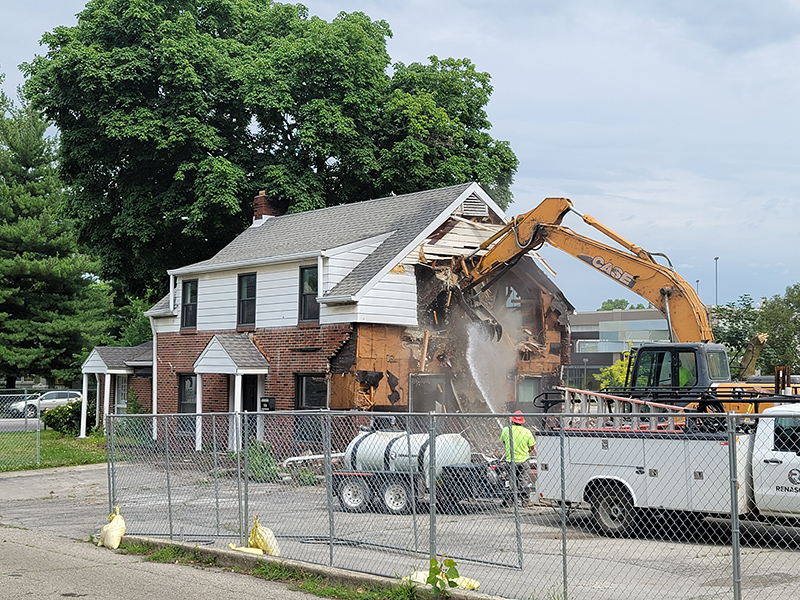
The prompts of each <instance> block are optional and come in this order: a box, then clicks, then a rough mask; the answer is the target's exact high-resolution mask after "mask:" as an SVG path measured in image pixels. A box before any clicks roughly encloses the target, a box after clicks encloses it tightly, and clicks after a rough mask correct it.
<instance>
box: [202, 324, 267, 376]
mask: <svg viewBox="0 0 800 600" xmlns="http://www.w3.org/2000/svg"><path fill="white" fill-rule="evenodd" d="M268 367H269V363H268V362H267V359H266V358H265V357H264V355H263V354H261V352H260V351H259V349H258V348H257V347H256V345H255V344H254V343H253V342H252V340H250V338H249V337H248V336H247V335H246V334H245V335H239V334H217V335H215V336H214V337H212V338H211V340H210V341H209V342H208V344H207V345H206V347H205V348H204V349H203V351H202V352H201V353H200V356H198V357H197V360H196V361H195V363H194V372H195V373H201V374H202V373H227V374H229V375H237V374H239V375H241V374H248V373H250V374H255V373H266V372H267V369H268Z"/></svg>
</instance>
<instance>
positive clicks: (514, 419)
mask: <svg viewBox="0 0 800 600" xmlns="http://www.w3.org/2000/svg"><path fill="white" fill-rule="evenodd" d="M514 414H515V415H520V416H519V417H511V422H512V423H516V424H517V425H524V424H525V417H523V416H522V411H521V410H518V411H515V412H514Z"/></svg>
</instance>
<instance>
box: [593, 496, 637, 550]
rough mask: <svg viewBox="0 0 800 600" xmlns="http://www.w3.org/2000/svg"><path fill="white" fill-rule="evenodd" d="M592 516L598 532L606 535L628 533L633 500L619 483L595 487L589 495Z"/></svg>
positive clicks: (630, 524) (631, 518) (632, 511)
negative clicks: (590, 495)
mask: <svg viewBox="0 0 800 600" xmlns="http://www.w3.org/2000/svg"><path fill="white" fill-rule="evenodd" d="M591 504H592V516H593V517H594V520H595V523H597V526H598V528H599V529H600V532H601V533H602V534H603V535H607V536H612V537H616V536H621V535H624V534H626V533H628V532H629V531H630V529H631V526H632V524H633V515H634V508H633V500H632V499H631V496H630V494H629V493H628V492H627V491H626V490H624V489H623V488H622V487H620V486H619V485H606V486H601V487H599V488H597V489H596V490H595V491H594V492H593V493H592V497H591Z"/></svg>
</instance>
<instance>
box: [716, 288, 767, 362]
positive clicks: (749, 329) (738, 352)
mask: <svg viewBox="0 0 800 600" xmlns="http://www.w3.org/2000/svg"><path fill="white" fill-rule="evenodd" d="M711 310H712V312H711V319H712V329H713V331H714V339H715V340H716V341H718V342H721V343H723V344H725V347H726V348H727V350H728V358H729V360H730V367H731V374H732V375H733V377H736V376H737V375H738V369H739V363H740V361H741V358H742V355H743V354H744V352H745V350H746V349H747V347H748V345H749V344H750V343H751V340H752V339H753V336H754V335H755V334H756V333H758V332H759V331H758V328H759V310H758V309H757V308H756V307H755V306H753V299H752V298H751V297H750V296H749V295H747V294H744V295H742V296H740V297H739V299H738V300H737V301H736V302H728V303H727V304H725V305H722V306H715V307H713V308H712V309H711Z"/></svg>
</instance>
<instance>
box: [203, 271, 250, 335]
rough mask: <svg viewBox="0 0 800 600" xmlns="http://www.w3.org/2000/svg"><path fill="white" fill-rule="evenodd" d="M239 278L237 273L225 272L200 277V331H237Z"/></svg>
mask: <svg viewBox="0 0 800 600" xmlns="http://www.w3.org/2000/svg"><path fill="white" fill-rule="evenodd" d="M243 272H245V271H243ZM237 276H238V273H236V272H231V271H223V272H220V273H209V274H208V275H201V276H200V277H198V281H197V330H198V331H219V330H229V329H236V286H237ZM257 293H258V292H256V294H257Z"/></svg>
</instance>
